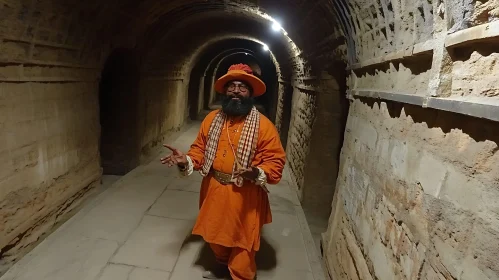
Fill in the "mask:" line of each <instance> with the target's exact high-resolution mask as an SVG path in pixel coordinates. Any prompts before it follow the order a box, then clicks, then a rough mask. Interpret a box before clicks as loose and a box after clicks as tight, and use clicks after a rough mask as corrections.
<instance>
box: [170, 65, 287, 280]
mask: <svg viewBox="0 0 499 280" xmlns="http://www.w3.org/2000/svg"><path fill="white" fill-rule="evenodd" d="M215 90H216V91H217V92H219V93H225V97H224V100H223V102H222V109H221V110H215V111H213V112H210V113H209V114H208V116H207V117H206V118H205V119H204V120H203V122H202V124H201V128H200V130H199V133H198V135H197V138H196V140H195V141H194V143H193V144H192V145H191V148H190V150H189V151H188V152H187V154H183V153H182V152H180V151H179V150H177V149H175V148H173V147H171V146H169V145H164V146H165V147H167V148H169V149H170V150H171V151H172V152H173V154H172V155H170V156H167V157H164V158H162V159H161V162H162V163H163V164H168V166H173V165H177V166H178V168H179V170H180V172H182V174H184V175H186V176H188V175H190V174H192V172H193V170H198V171H199V172H200V173H201V175H202V176H203V177H204V178H203V181H202V183H201V191H200V202H199V207H200V210H199V215H198V218H197V221H196V224H195V225H194V228H193V231H192V233H193V234H195V235H200V236H202V237H203V239H204V240H205V241H206V242H207V243H209V244H210V247H211V249H212V250H213V252H214V254H215V257H216V260H217V262H218V263H219V264H220V267H219V268H218V269H212V270H210V271H205V273H204V274H203V278H209V279H218V278H217V277H223V276H224V275H221V274H220V272H223V271H224V270H225V272H227V274H228V273H230V275H231V277H232V279H235V280H253V279H255V276H256V264H255V253H256V252H257V251H258V250H259V249H260V232H261V228H262V226H263V225H264V224H268V223H271V222H272V215H271V212H270V204H269V199H268V194H267V193H268V190H267V187H266V185H267V184H277V183H279V181H280V180H281V176H282V171H283V168H284V164H285V152H284V149H283V147H282V144H281V142H280V139H279V135H278V133H277V129H276V128H275V126H274V125H273V124H272V122H271V121H270V120H269V119H267V118H266V117H265V116H263V115H262V114H260V113H259V112H258V110H257V109H256V108H255V106H254V97H257V96H260V95H262V94H263V93H265V91H266V86H265V84H264V83H263V81H261V80H260V79H259V78H257V77H256V76H254V75H253V71H252V70H251V68H250V67H249V66H247V65H245V64H236V65H232V66H231V67H230V68H229V71H228V73H227V74H226V75H224V76H222V77H221V78H220V79H218V80H217V81H216V83H215ZM227 268H228V270H227ZM222 274H223V273H222Z"/></svg>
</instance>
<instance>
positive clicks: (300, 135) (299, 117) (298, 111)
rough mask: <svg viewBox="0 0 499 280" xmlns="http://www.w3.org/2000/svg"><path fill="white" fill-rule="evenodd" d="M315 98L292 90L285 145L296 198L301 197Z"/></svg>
mask: <svg viewBox="0 0 499 280" xmlns="http://www.w3.org/2000/svg"><path fill="white" fill-rule="evenodd" d="M315 99H316V96H315V95H314V94H311V93H310V92H305V91H303V90H300V89H299V88H296V87H295V88H294V91H293V98H292V108H291V119H290V122H289V132H288V140H287V145H286V157H287V163H286V164H287V165H288V167H289V169H290V171H291V172H290V176H291V180H292V181H293V182H295V184H294V186H295V187H296V191H297V193H298V197H299V198H300V199H302V197H303V182H304V168H305V161H306V158H307V155H308V151H309V145H310V137H311V134H312V124H313V122H314V119H315Z"/></svg>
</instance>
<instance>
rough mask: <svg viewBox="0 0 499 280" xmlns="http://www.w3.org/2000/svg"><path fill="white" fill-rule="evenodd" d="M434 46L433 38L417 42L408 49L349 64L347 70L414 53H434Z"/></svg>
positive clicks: (409, 55) (389, 60)
mask: <svg viewBox="0 0 499 280" xmlns="http://www.w3.org/2000/svg"><path fill="white" fill-rule="evenodd" d="M433 46H434V41H433V40H428V41H425V42H421V43H417V44H414V45H412V46H409V47H407V48H406V49H403V50H398V51H396V52H392V53H389V54H387V55H385V56H380V57H375V58H371V59H368V60H366V61H363V62H359V63H355V64H353V65H351V66H348V67H347V70H355V69H361V68H365V67H368V66H373V65H376V64H381V63H385V62H391V61H394V60H400V59H404V58H408V57H411V56H414V55H421V54H432V53H433Z"/></svg>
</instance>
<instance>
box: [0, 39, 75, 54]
mask: <svg viewBox="0 0 499 280" xmlns="http://www.w3.org/2000/svg"><path fill="white" fill-rule="evenodd" d="M3 40H4V41H10V42H21V43H27V44H33V45H38V46H43V47H51V48H57V49H67V50H73V51H79V50H80V48H79V47H76V46H71V45H66V44H57V43H52V42H46V41H40V40H24V39H16V38H12V37H5V36H4V37H3Z"/></svg>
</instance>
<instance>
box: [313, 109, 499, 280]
mask: <svg viewBox="0 0 499 280" xmlns="http://www.w3.org/2000/svg"><path fill="white" fill-rule="evenodd" d="M406 113H407V114H408V115H409V116H408V115H406ZM428 126H430V127H428ZM497 128H499V126H498V124H497V123H494V122H486V121H484V120H481V119H473V118H470V117H466V116H463V115H459V114H455V113H445V112H439V111H437V110H432V109H422V108H419V107H417V106H412V105H405V106H404V105H402V104H400V103H393V102H381V103H380V102H376V103H374V102H372V101H370V100H362V101H361V100H355V101H353V103H352V106H351V108H350V112H349V116H348V122H347V127H346V131H345V139H344V146H343V149H342V153H341V165H340V174H339V177H338V180H337V190H336V193H335V199H334V202H333V213H332V214H331V217H330V224H329V228H328V232H327V234H325V235H324V243H323V246H324V247H323V249H324V255H325V259H326V260H325V261H326V265H327V266H328V270H329V272H330V276H331V277H332V279H387V280H390V279H394V280H395V279H463V280H464V279H470V280H471V279H483V280H486V279H499V265H498V262H497V253H498V252H499V239H498V238H497V236H499V218H498V217H499V215H498V212H497V200H498V198H499V188H498V185H499V153H498V150H499V148H498V146H497V143H498V142H499V141H498V137H497V133H495V131H497Z"/></svg>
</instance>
